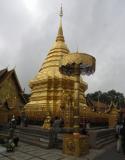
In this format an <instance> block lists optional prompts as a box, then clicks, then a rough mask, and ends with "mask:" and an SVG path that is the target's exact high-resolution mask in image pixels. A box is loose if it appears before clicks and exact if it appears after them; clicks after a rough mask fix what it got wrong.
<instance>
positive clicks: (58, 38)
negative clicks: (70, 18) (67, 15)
mask: <svg viewBox="0 0 125 160" xmlns="http://www.w3.org/2000/svg"><path fill="white" fill-rule="evenodd" d="M59 16H60V24H59V29H58V34H57V37H56V41H62V42H64V41H65V40H64V36H63V29H62V16H63V10H62V5H61V8H60V14H59Z"/></svg>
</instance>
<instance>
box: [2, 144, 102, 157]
mask: <svg viewBox="0 0 125 160" xmlns="http://www.w3.org/2000/svg"><path fill="white" fill-rule="evenodd" d="M0 150H1V152H0V160H93V159H94V157H95V156H96V155H99V154H102V153H103V152H104V150H103V149H102V150H90V152H89V154H88V155H86V156H82V157H73V156H69V155H65V154H63V153H62V150H58V149H43V148H40V147H37V146H32V145H29V144H25V143H22V142H20V143H19V146H18V147H16V149H15V151H14V152H6V151H5V150H3V148H2V147H1V149H0Z"/></svg>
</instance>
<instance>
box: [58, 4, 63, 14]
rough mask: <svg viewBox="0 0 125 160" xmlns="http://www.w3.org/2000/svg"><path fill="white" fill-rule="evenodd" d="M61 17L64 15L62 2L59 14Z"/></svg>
mask: <svg viewBox="0 0 125 160" xmlns="http://www.w3.org/2000/svg"><path fill="white" fill-rule="evenodd" d="M59 16H60V17H62V16H63V9H62V3H61V8H60V14H59Z"/></svg>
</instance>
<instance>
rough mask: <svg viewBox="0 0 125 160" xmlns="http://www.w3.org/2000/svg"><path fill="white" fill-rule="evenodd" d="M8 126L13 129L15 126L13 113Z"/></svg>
mask: <svg viewBox="0 0 125 160" xmlns="http://www.w3.org/2000/svg"><path fill="white" fill-rule="evenodd" d="M10 128H13V129H15V128H16V119H15V116H14V115H13V117H12V119H11V121H10Z"/></svg>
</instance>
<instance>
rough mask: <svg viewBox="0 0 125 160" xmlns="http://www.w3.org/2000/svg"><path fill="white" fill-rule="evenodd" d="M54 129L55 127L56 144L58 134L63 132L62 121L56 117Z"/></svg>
mask: <svg viewBox="0 0 125 160" xmlns="http://www.w3.org/2000/svg"><path fill="white" fill-rule="evenodd" d="M52 127H53V140H54V144H55V143H56V142H57V136H58V133H59V132H61V119H59V118H58V117H55V120H54V122H53V124H52Z"/></svg>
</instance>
